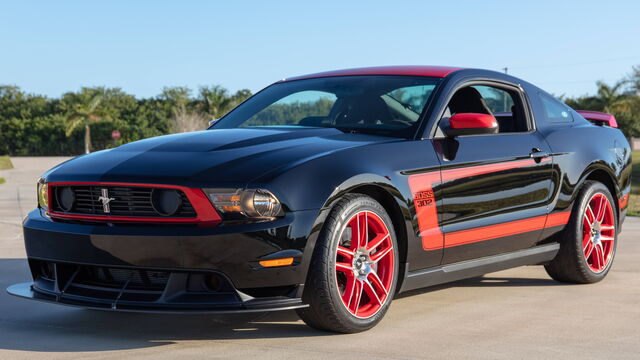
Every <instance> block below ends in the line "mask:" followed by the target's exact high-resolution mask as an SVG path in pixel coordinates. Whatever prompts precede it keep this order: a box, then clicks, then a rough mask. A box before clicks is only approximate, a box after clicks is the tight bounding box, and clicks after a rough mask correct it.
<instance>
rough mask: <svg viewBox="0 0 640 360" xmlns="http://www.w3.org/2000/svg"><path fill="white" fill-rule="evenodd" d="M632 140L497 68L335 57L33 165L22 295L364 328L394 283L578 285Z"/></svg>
mask: <svg viewBox="0 0 640 360" xmlns="http://www.w3.org/2000/svg"><path fill="white" fill-rule="evenodd" d="M630 157H631V152H630V148H629V144H628V142H627V140H626V139H625V137H624V136H623V134H622V133H621V132H620V130H619V129H617V124H616V121H615V118H614V117H613V116H612V115H609V114H604V113H597V112H589V111H574V110H573V109H571V108H569V107H568V106H567V105H565V104H563V103H562V102H561V101H558V100H557V99H555V98H554V97H553V96H551V95H549V94H548V93H546V92H544V91H543V90H541V89H539V88H537V87H536V86H534V85H532V84H529V83H527V82H526V81H523V80H520V79H518V78H515V77H513V76H510V75H507V74H502V73H498V72H493V71H488V70H479V69H461V68H451V67H433V66H400V67H377V68H361V69H351V70H339V71H332V72H325V73H319V74H312V75H306V76H300V77H294V78H290V79H285V80H282V81H278V82H276V83H275V84H273V85H271V86H268V87H267V88H265V89H264V90H262V91H260V92H259V93H257V94H256V95H254V96H253V97H251V98H249V99H248V100H247V101H245V102H244V103H242V104H240V105H239V106H238V107H236V108H235V109H234V110H232V111H231V112H229V113H228V114H227V115H225V116H224V117H222V118H221V119H219V120H217V121H214V122H212V124H211V126H210V127H209V128H208V129H207V130H204V131H197V132H191V133H184V134H175V135H167V136H160V137H155V138H150V139H145V140H141V141H137V142H133V143H129V144H126V145H122V146H120V147H117V148H114V149H109V150H104V151H97V152H94V153H92V154H89V155H83V156H79V157H76V158H74V159H72V160H70V161H67V162H65V163H63V164H61V165H58V166H56V167H54V168H53V169H51V170H49V171H47V172H46V173H45V174H44V175H43V176H42V178H41V179H40V180H39V182H38V184H37V192H38V206H37V208H36V209H34V210H33V211H31V212H30V213H29V214H28V216H27V217H26V218H25V220H24V224H23V226H24V240H25V245H26V250H27V255H28V263H29V267H30V270H31V274H32V277H33V281H31V282H28V283H22V284H16V285H13V286H10V287H9V288H8V292H9V293H11V294H13V295H16V296H20V297H23V298H28V299H33V300H39V301H45V302H51V303H57V304H63V305H70V306H78V307H84V308H91V309H102V310H109V311H138V312H157V313H210V314H216V313H236V312H266V311H276V310H287V309H295V310H296V311H297V313H298V314H299V316H300V317H301V318H302V319H303V320H304V321H305V322H306V323H307V324H308V325H310V326H312V327H314V328H318V329H324V330H329V331H336V332H344V333H352V332H358V331H363V330H367V329H369V328H371V327H373V326H374V325H375V324H377V323H378V322H379V321H380V320H381V319H382V317H383V316H384V314H385V313H386V311H387V309H388V308H389V305H390V303H391V300H392V299H393V297H394V296H395V295H396V294H398V293H400V292H404V291H408V290H412V289H417V288H421V287H426V286H431V285H435V284H440V283H444V282H450V281H455V280H459V279H463V278H469V277H475V276H480V275H482V274H486V273H489V272H494V271H499V270H503V269H507V268H512V267H516V266H522V265H543V266H544V268H545V269H546V271H547V273H548V274H549V275H550V276H551V277H552V278H553V279H556V280H558V281H563V282H572V283H595V282H598V281H600V280H602V279H603V278H604V277H605V276H606V275H607V273H608V272H609V270H610V269H611V265H612V262H613V258H614V256H615V252H616V243H617V241H616V239H617V236H618V234H619V232H620V227H621V224H622V222H623V220H624V218H625V214H626V208H627V200H628V197H629V192H630V173H631V167H630V164H631V159H630Z"/></svg>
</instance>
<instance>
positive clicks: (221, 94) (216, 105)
mask: <svg viewBox="0 0 640 360" xmlns="http://www.w3.org/2000/svg"><path fill="white" fill-rule="evenodd" d="M250 96H251V91H249V90H247V89H243V90H238V91H236V93H235V94H233V95H231V94H229V91H227V89H225V88H223V87H221V86H219V85H214V86H210V87H207V86H203V87H201V88H200V100H201V101H202V105H201V110H202V112H204V113H206V114H207V115H209V116H210V117H212V118H214V119H216V118H220V117H222V115H224V114H226V113H228V112H229V111H231V109H233V108H234V107H236V106H238V104H240V103H241V102H243V101H245V100H246V99H247V98H248V97H250Z"/></svg>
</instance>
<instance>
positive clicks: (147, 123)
mask: <svg viewBox="0 0 640 360" xmlns="http://www.w3.org/2000/svg"><path fill="white" fill-rule="evenodd" d="M249 96H251V91H249V90H247V89H243V90H239V91H236V92H234V93H232V92H229V91H228V90H227V89H225V88H223V87H221V86H218V85H214V86H204V87H200V88H199V89H198V90H197V91H195V92H194V91H193V90H191V89H189V88H187V87H167V88H164V89H163V90H162V92H161V93H160V94H159V95H158V96H155V97H151V98H136V97H135V96H133V95H130V94H127V93H125V92H124V91H122V90H121V89H119V88H106V87H85V88H82V89H80V91H77V92H68V93H65V94H63V95H62V96H61V97H59V98H50V97H46V96H42V95H36V94H29V93H26V92H24V91H22V90H21V89H20V88H19V87H17V86H11V85H4V86H0V155H1V154H9V155H14V156H16V155H18V156H20V155H31V156H37V155H41V156H44V155H49V156H51V155H77V154H80V153H83V152H88V151H95V150H102V149H106V148H112V147H115V146H118V145H121V144H124V143H128V142H131V141H136V140H140V139H144V138H148V137H152V136H158V135H164V134H170V133H176V132H186V131H195V130H200V129H204V128H206V126H207V121H208V120H211V119H214V118H219V117H221V116H222V115H224V114H225V113H227V112H228V111H229V110H231V109H233V108H234V107H235V106H237V105H238V104H239V103H241V102H242V101H244V100H245V99H247V98H248V97H249ZM560 98H561V100H563V101H564V102H565V103H567V105H569V106H571V107H572V108H574V109H578V110H594V111H602V112H607V113H612V114H614V115H615V116H616V118H617V120H618V123H619V125H620V129H621V130H622V131H623V132H624V133H625V135H626V136H627V137H640V66H635V67H633V69H632V71H631V73H630V74H629V75H628V76H626V77H624V78H623V79H621V80H619V81H617V82H615V83H614V84H607V83H605V82H602V81H599V82H597V92H596V94H595V95H585V96H578V97H564V96H560ZM304 105H305V104H297V105H296V109H295V110H296V111H302V112H303V113H306V112H308V111H305V108H304ZM322 105H323V106H327V104H324V103H323V104H322ZM291 110H292V109H280V108H278V107H275V108H273V109H272V111H269V112H268V113H265V114H261V115H262V116H260V117H259V119H258V118H257V119H255V120H256V122H257V123H268V124H271V123H279V120H280V119H276V118H280V117H285V118H288V117H291V114H289V112H290V111H291ZM113 130H118V131H119V132H120V134H121V137H120V138H119V139H117V140H115V139H112V136H111V135H112V131H113Z"/></svg>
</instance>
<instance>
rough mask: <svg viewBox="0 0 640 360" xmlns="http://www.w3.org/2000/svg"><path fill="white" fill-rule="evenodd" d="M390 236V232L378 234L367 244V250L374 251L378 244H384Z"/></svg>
mask: <svg viewBox="0 0 640 360" xmlns="http://www.w3.org/2000/svg"><path fill="white" fill-rule="evenodd" d="M388 238H389V233H386V234H381V235H377V236H376V237H375V238H373V239H371V241H369V243H368V244H367V250H369V251H373V250H375V249H376V248H377V247H378V246H380V245H382V243H383V242H384V241H385V240H387V239H388Z"/></svg>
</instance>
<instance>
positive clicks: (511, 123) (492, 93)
mask: <svg viewBox="0 0 640 360" xmlns="http://www.w3.org/2000/svg"><path fill="white" fill-rule="evenodd" d="M456 113H480V114H490V115H493V116H494V117H495V118H496V120H497V121H498V133H516V132H527V131H529V126H528V124H527V118H526V113H525V110H524V107H523V102H522V99H521V98H520V94H519V93H518V92H517V91H515V90H507V89H505V88H502V87H497V86H490V85H472V86H468V87H463V88H461V89H459V90H458V91H456V93H455V94H454V95H453V96H452V97H451V100H450V101H449V105H448V106H447V113H446V114H445V116H451V115H454V114H456ZM447 114H448V115H447Z"/></svg>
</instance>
